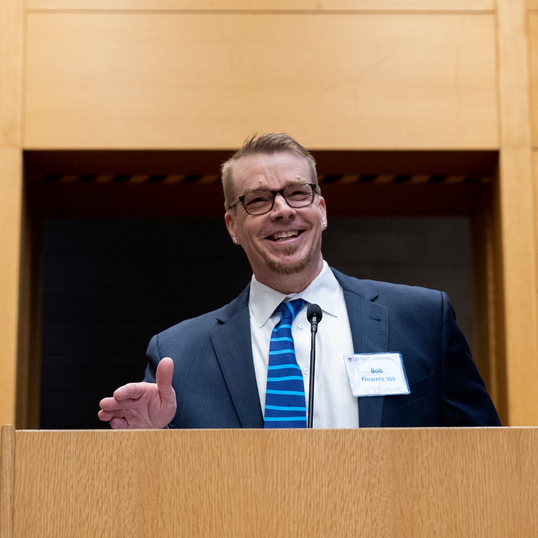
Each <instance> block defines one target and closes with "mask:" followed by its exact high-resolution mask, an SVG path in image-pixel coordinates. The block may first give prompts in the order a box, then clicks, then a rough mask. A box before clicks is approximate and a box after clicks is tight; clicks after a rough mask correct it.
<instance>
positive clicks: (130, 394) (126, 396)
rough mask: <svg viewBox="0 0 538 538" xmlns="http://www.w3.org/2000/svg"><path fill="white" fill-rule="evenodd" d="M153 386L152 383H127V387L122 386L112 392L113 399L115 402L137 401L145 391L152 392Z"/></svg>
mask: <svg viewBox="0 0 538 538" xmlns="http://www.w3.org/2000/svg"><path fill="white" fill-rule="evenodd" d="M154 386H155V384H154V383H144V382H142V383H127V385H123V387H119V388H117V389H116V390H115V391H114V399H115V400H116V401H117V402H124V401H125V400H137V399H138V398H141V397H142V396H144V394H145V393H146V391H148V390H152V387H154ZM105 399H106V398H105Z"/></svg>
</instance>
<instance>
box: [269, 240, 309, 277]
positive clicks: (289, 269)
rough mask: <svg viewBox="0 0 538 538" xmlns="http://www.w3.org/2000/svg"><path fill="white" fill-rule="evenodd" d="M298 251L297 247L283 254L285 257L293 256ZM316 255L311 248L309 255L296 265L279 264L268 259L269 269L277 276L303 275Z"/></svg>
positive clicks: (287, 249)
mask: <svg viewBox="0 0 538 538" xmlns="http://www.w3.org/2000/svg"><path fill="white" fill-rule="evenodd" d="M296 251H297V247H288V248H286V249H284V252H283V254H284V255H285V256H291V255H293V254H295V252H296ZM314 253H315V250H314V249H312V248H311V249H310V250H309V251H308V253H307V254H306V255H305V256H303V258H302V259H301V260H299V261H298V262H297V263H295V264H294V265H289V264H284V263H279V262H275V261H274V260H272V259H270V258H266V262H267V267H268V268H269V269H270V270H271V271H272V272H273V273H275V274H277V275H296V274H298V273H302V272H303V271H304V270H305V269H306V268H307V267H308V265H309V264H310V262H311V261H312V259H313V257H314Z"/></svg>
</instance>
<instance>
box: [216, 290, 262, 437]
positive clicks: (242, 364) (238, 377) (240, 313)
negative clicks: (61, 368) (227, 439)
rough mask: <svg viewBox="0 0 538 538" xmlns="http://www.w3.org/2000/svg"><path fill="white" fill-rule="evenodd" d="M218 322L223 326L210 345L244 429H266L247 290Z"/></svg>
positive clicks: (217, 331) (231, 304)
mask: <svg viewBox="0 0 538 538" xmlns="http://www.w3.org/2000/svg"><path fill="white" fill-rule="evenodd" d="M219 321H220V322H221V325H220V326H219V327H218V328H217V329H215V330H214V331H212V333H211V341H212V343H213V347H214V349H215V354H216V356H217V360H218V362H219V364H220V368H221V370H222V374H223V375H224V379H225V381H226V385H227V387H228V390H229V392H230V396H231V398H232V402H233V404H234V407H235V410H236V412H237V415H238V417H239V420H240V422H241V426H243V428H263V415H262V410H261V406H260V396H259V394H258V385H257V383H256V373H255V371H254V361H253V358H252V344H251V336H250V318H249V311H248V288H247V290H245V291H244V292H243V293H242V294H241V295H240V296H239V297H238V298H237V299H236V300H235V301H233V302H232V303H230V305H229V307H228V308H227V309H226V310H225V312H224V315H223V316H222V318H221V319H220V320H219Z"/></svg>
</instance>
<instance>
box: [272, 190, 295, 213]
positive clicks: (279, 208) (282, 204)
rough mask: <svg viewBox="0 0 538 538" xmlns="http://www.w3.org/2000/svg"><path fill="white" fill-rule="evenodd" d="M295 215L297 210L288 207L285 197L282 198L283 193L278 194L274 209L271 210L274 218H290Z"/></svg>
mask: <svg viewBox="0 0 538 538" xmlns="http://www.w3.org/2000/svg"><path fill="white" fill-rule="evenodd" d="M293 214H295V209H293V207H290V206H289V205H288V202H286V199H285V198H284V196H282V194H281V193H278V194H276V196H275V201H274V203H273V209H272V210H271V216H272V217H273V218H278V217H288V216H290V215H293Z"/></svg>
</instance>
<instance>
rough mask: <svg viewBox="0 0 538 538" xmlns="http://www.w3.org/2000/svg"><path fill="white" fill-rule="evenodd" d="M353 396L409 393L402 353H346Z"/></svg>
mask: <svg viewBox="0 0 538 538" xmlns="http://www.w3.org/2000/svg"><path fill="white" fill-rule="evenodd" d="M344 361H345V363H346V370H347V375H348V377H349V384H350V385H351V392H352V393H353V396H386V395H389V394H409V393H410V392H411V391H410V390H409V383H408V382H407V375H406V373H405V368H404V365H403V361H402V356H401V354H400V353H357V354H355V355H344Z"/></svg>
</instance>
